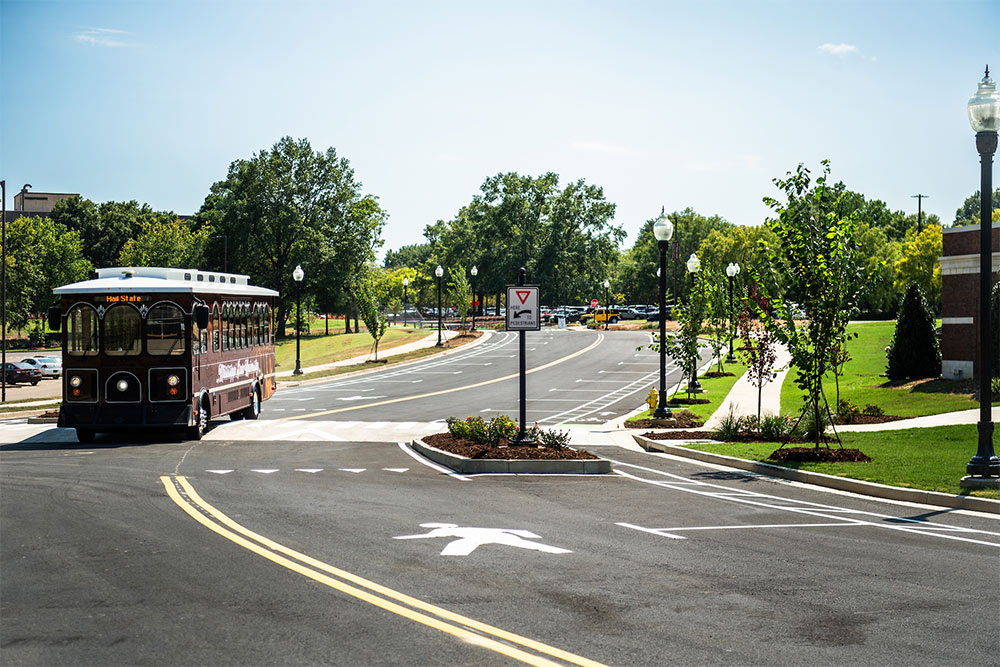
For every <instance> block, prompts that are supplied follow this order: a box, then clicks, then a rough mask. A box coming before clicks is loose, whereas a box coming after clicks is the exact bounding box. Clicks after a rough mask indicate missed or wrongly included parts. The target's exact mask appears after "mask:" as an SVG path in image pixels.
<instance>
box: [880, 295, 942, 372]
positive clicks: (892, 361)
mask: <svg viewBox="0 0 1000 667" xmlns="http://www.w3.org/2000/svg"><path fill="white" fill-rule="evenodd" d="M885 351H886V361H887V365H886V375H887V376H888V378H889V379H890V380H903V379H907V378H927V377H937V376H938V375H940V374H941V350H940V348H939V347H938V340H937V333H936V332H935V328H934V313H933V312H931V308H930V306H929V305H928V303H927V300H926V299H925V298H924V294H923V291H922V290H921V288H920V286H919V285H918V284H916V283H911V284H910V286H909V287H908V288H907V289H906V295H905V296H904V297H903V303H902V304H901V305H900V307H899V319H897V320H896V331H895V332H894V333H893V335H892V342H891V343H890V344H889V347H887V348H886V350H885Z"/></svg>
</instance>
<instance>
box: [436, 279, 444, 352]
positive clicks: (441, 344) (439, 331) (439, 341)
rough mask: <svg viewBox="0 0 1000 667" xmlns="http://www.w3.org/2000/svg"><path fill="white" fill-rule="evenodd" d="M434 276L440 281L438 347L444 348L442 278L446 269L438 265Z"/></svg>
mask: <svg viewBox="0 0 1000 667" xmlns="http://www.w3.org/2000/svg"><path fill="white" fill-rule="evenodd" d="M434 275H435V276H437V279H438V342H437V347H442V346H443V345H444V343H442V342H441V276H443V275H444V269H442V268H441V265H440V264H438V266H437V268H436V269H434Z"/></svg>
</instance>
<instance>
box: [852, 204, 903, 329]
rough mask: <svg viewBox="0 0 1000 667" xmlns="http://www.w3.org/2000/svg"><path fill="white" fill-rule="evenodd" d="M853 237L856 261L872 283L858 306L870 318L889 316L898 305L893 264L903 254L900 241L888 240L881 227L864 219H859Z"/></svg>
mask: <svg viewBox="0 0 1000 667" xmlns="http://www.w3.org/2000/svg"><path fill="white" fill-rule="evenodd" d="M855 238H856V240H857V244H858V260H859V261H860V262H861V263H862V265H863V266H864V272H865V274H866V275H868V276H869V277H870V278H871V286H870V288H869V289H868V290H867V291H866V292H865V294H864V295H863V296H862V298H861V301H860V303H859V304H858V307H859V309H860V310H861V312H862V313H864V314H865V315H867V316H869V317H891V316H893V315H894V314H895V313H896V308H897V307H898V305H899V292H898V291H897V290H896V287H895V277H896V268H895V265H896V262H897V261H898V260H899V258H900V257H901V256H902V247H903V244H902V242H900V241H893V240H892V239H890V238H889V235H888V234H886V232H885V230H884V229H881V228H879V227H875V226H872V225H869V224H867V223H865V222H858V225H857V230H856V235H855Z"/></svg>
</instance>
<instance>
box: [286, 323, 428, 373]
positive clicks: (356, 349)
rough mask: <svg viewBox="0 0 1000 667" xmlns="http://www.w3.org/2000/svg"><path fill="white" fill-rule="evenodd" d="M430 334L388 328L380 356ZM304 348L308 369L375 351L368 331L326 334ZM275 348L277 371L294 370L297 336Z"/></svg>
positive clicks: (304, 339)
mask: <svg viewBox="0 0 1000 667" xmlns="http://www.w3.org/2000/svg"><path fill="white" fill-rule="evenodd" d="M331 324H332V322H331ZM430 333H432V332H431V331H429V330H427V329H403V328H399V327H389V328H387V329H386V330H385V335H384V336H382V340H381V341H380V342H379V345H378V349H379V353H380V355H381V352H382V351H383V350H388V349H389V348H392V347H396V346H397V345H403V344H404V343H409V342H411V341H416V340H420V339H421V338H423V337H424V336H427V335H429V334H430ZM301 344H302V352H301V363H302V367H303V368H305V367H307V366H316V365H319V364H328V363H330V362H332V361H340V360H341V359H349V358H351V357H356V356H359V355H362V354H368V353H369V351H370V350H371V347H372V337H371V336H369V335H368V333H367V332H365V331H363V332H361V333H352V334H348V333H343V332H340V333H333V331H331V332H330V335H329V336H324V335H323V334H312V335H309V336H302V340H301ZM275 348H276V349H275V354H276V355H277V364H278V369H279V370H288V369H292V368H295V336H294V335H293V336H292V337H290V338H286V339H284V340H280V341H278V343H277V345H276V346H275Z"/></svg>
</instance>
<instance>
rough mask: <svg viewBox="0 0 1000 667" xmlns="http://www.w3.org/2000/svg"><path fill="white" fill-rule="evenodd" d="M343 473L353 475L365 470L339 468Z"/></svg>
mask: <svg viewBox="0 0 1000 667" xmlns="http://www.w3.org/2000/svg"><path fill="white" fill-rule="evenodd" d="M341 470H343V471H344V472H353V473H355V474H357V473H359V472H364V471H365V470H367V468H341Z"/></svg>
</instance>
